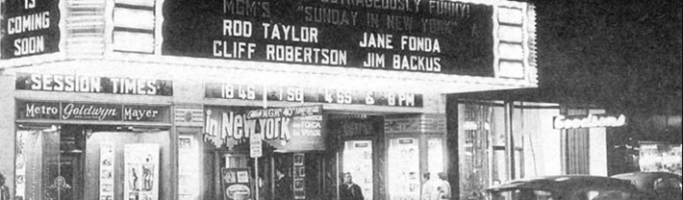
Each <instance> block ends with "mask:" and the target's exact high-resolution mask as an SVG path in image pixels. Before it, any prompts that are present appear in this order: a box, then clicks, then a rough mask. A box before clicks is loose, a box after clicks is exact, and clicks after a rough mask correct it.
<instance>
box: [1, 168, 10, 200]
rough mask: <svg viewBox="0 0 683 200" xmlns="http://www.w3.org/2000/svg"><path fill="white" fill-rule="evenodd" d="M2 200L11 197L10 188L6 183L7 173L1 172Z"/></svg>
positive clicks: (7, 199)
mask: <svg viewBox="0 0 683 200" xmlns="http://www.w3.org/2000/svg"><path fill="white" fill-rule="evenodd" d="M0 200H10V199H9V188H8V187H7V186H6V185H5V175H3V174H2V173H0Z"/></svg>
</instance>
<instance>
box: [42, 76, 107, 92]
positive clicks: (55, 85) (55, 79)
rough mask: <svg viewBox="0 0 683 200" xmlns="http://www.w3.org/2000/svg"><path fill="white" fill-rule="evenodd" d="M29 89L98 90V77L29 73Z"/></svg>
mask: <svg viewBox="0 0 683 200" xmlns="http://www.w3.org/2000/svg"><path fill="white" fill-rule="evenodd" d="M30 80H31V89H32V90H45V91H67V92H100V91H102V87H101V85H100V78H99V77H88V76H68V75H43V74H31V79H30Z"/></svg>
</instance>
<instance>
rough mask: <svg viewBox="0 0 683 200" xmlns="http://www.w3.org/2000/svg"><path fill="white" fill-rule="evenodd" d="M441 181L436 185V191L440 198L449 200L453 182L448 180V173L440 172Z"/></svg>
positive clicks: (440, 199)
mask: <svg viewBox="0 0 683 200" xmlns="http://www.w3.org/2000/svg"><path fill="white" fill-rule="evenodd" d="M438 175H439V182H438V183H437V186H436V191H437V193H438V198H437V199H438V200H449V199H451V184H450V183H448V181H446V173H443V172H439V174H438Z"/></svg>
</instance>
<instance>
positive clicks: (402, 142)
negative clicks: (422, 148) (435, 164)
mask: <svg viewBox="0 0 683 200" xmlns="http://www.w3.org/2000/svg"><path fill="white" fill-rule="evenodd" d="M388 156H389V157H388V160H389V164H388V172H389V180H388V182H389V196H390V198H389V199H390V200H419V199H420V162H419V161H420V160H419V144H418V140H417V139H415V138H394V139H391V140H389V155H388Z"/></svg>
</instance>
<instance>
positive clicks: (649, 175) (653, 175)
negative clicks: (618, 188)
mask: <svg viewBox="0 0 683 200" xmlns="http://www.w3.org/2000/svg"><path fill="white" fill-rule="evenodd" d="M612 177H613V178H619V179H629V180H635V179H642V180H651V181H654V179H658V178H676V179H678V180H681V175H678V174H674V173H669V172H630V173H623V174H617V175H613V176H612Z"/></svg>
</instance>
